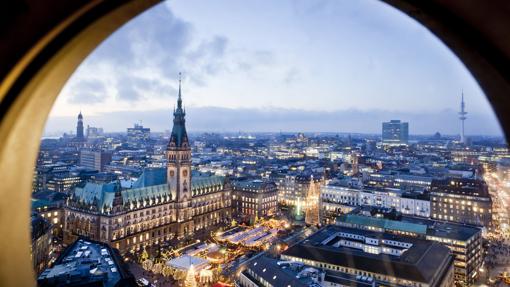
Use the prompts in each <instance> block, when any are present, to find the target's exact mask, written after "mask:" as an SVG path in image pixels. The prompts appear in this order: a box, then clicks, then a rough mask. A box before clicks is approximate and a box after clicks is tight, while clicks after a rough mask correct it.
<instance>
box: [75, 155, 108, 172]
mask: <svg viewBox="0 0 510 287" xmlns="http://www.w3.org/2000/svg"><path fill="white" fill-rule="evenodd" d="M111 161H112V153H111V152H105V151H101V150H97V151H94V150H81V151H80V165H81V166H83V167H86V168H89V169H94V170H97V171H104V167H105V165H108V164H110V162H111Z"/></svg>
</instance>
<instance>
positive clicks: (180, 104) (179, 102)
mask: <svg viewBox="0 0 510 287" xmlns="http://www.w3.org/2000/svg"><path fill="white" fill-rule="evenodd" d="M181 78H182V74H181V72H179V97H178V99H177V108H181V106H182V98H181Z"/></svg>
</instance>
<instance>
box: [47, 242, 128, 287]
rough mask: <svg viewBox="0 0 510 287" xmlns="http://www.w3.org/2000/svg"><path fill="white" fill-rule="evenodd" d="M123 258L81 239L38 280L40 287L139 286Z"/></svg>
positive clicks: (101, 244) (99, 244) (99, 245)
mask: <svg viewBox="0 0 510 287" xmlns="http://www.w3.org/2000/svg"><path fill="white" fill-rule="evenodd" d="M121 262H122V261H121V259H120V256H119V255H118V254H117V253H116V252H115V251H114V250H113V249H112V248H110V247H109V246H108V245H107V244H104V243H100V242H96V241H90V240H85V239H79V240H77V241H75V242H74V243H73V244H72V245H71V246H69V247H68V248H67V249H66V250H65V251H64V252H63V253H62V255H61V256H60V257H59V259H57V261H56V262H55V264H54V266H53V267H52V268H48V269H46V270H44V271H43V272H42V273H41V275H39V278H37V283H38V286H90V285H93V286H96V285H97V286H105V287H113V286H135V285H134V279H133V277H132V276H131V275H130V274H129V273H127V272H126V271H124V269H123V267H122V266H121Z"/></svg>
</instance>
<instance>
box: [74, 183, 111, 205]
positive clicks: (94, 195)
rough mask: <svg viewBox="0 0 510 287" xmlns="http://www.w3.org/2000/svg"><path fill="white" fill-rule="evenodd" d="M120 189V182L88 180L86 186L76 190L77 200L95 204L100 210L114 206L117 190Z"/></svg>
mask: <svg viewBox="0 0 510 287" xmlns="http://www.w3.org/2000/svg"><path fill="white" fill-rule="evenodd" d="M119 190H120V185H119V184H118V182H110V183H100V184H99V183H94V182H87V183H86V184H85V186H84V187H77V188H76V189H75V191H74V197H75V200H76V201H78V202H80V203H82V204H86V205H94V206H95V207H97V209H98V210H102V209H103V208H108V207H112V205H113V199H114V198H115V192H116V191H119Z"/></svg>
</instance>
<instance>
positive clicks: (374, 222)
mask: <svg viewBox="0 0 510 287" xmlns="http://www.w3.org/2000/svg"><path fill="white" fill-rule="evenodd" d="M337 221H341V222H345V223H350V224H356V225H362V226H367V227H368V226H372V227H377V228H382V229H385V230H397V231H403V232H412V233H418V234H427V226H426V225H423V224H416V223H410V222H402V221H397V220H389V219H385V218H377V217H369V216H362V215H356V214H346V215H341V216H339V217H337Z"/></svg>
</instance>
